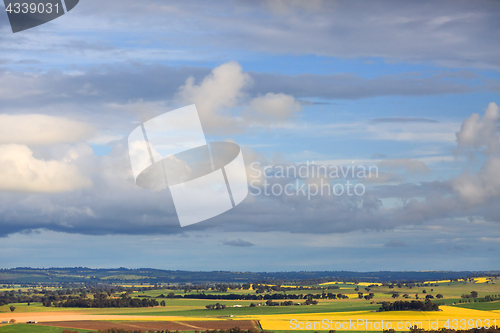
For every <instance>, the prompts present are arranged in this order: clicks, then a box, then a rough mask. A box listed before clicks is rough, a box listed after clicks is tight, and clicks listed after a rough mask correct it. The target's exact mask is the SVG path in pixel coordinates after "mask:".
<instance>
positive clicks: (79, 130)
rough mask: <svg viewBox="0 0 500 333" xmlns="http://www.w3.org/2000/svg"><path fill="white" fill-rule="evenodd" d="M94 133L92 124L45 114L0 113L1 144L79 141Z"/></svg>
mask: <svg viewBox="0 0 500 333" xmlns="http://www.w3.org/2000/svg"><path fill="white" fill-rule="evenodd" d="M93 133H94V129H93V128H92V126H91V125H89V124H87V123H84V122H80V121H75V120H71V119H67V118H62V117H55V116H49V115H43V114H22V115H8V114H0V144H8V143H17V144H26V145H51V144H55V143H62V142H78V141H83V140H85V139H87V138H90V137H91V136H92V135H93Z"/></svg>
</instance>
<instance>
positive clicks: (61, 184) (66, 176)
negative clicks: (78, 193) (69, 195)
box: [0, 144, 92, 193]
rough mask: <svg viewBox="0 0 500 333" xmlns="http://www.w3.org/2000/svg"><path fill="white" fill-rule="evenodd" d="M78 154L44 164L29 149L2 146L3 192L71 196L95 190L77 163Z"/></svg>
mask: <svg viewBox="0 0 500 333" xmlns="http://www.w3.org/2000/svg"><path fill="white" fill-rule="evenodd" d="M77 155H78V154H76V152H75V151H70V152H68V154H67V156H65V157H64V158H63V159H62V160H41V159H37V158H35V157H34V156H33V151H31V150H30V149H29V148H28V147H27V146H25V145H19V144H4V145H0V191H11V192H42V193H56V192H67V191H73V190H77V189H81V188H88V187H90V186H92V182H91V181H90V179H88V178H87V177H85V176H84V175H83V174H82V173H81V171H80V169H79V168H78V166H77V165H75V163H74V161H75V160H76V159H78V157H79V156H77Z"/></svg>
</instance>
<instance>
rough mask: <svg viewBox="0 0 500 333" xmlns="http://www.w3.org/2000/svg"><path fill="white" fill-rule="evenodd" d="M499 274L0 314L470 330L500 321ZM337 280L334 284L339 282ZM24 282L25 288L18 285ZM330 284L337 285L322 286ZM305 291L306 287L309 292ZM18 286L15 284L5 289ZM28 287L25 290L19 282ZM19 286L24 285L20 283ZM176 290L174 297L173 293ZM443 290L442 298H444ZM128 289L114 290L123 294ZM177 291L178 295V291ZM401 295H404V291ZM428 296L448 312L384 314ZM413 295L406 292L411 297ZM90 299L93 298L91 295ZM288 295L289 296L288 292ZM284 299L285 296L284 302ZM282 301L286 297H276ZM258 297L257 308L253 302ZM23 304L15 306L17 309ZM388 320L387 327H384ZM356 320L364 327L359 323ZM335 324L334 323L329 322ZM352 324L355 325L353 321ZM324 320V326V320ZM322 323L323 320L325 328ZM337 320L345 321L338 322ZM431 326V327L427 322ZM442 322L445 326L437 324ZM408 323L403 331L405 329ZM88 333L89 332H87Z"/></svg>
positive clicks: (6, 309) (36, 307)
mask: <svg viewBox="0 0 500 333" xmlns="http://www.w3.org/2000/svg"><path fill="white" fill-rule="evenodd" d="M497 282H498V279H489V278H486V277H484V278H476V279H474V281H469V280H467V281H463V280H459V281H454V282H451V281H449V280H444V281H428V282H426V283H421V284H419V285H418V286H416V285H415V286H411V288H409V287H407V286H404V285H400V286H398V285H397V284H395V285H392V286H389V285H385V286H384V285H382V284H380V283H377V284H372V283H369V282H359V283H357V284H352V283H339V282H330V283H322V284H321V285H316V286H315V285H311V286H294V288H295V289H297V290H294V291H286V292H284V291H282V292H280V293H282V294H283V295H286V294H298V295H307V294H322V293H334V294H342V295H347V297H348V298H345V299H325V298H320V299H318V304H316V305H293V306H266V305H265V300H260V301H255V300H253V301H250V300H222V299H221V300H209V299H188V298H186V299H184V298H175V296H178V295H190V294H198V293H199V291H197V290H191V291H184V290H172V289H157V290H147V291H139V292H134V293H131V294H130V296H131V297H138V298H147V299H156V300H157V301H158V302H161V301H164V302H165V306H157V307H144V308H131V307H126V308H63V307H54V306H50V307H47V306H43V305H42V304H41V303H31V304H30V305H29V306H28V305H27V304H26V303H13V304H8V305H4V306H0V317H1V319H2V320H10V319H15V320H16V321H17V323H18V324H9V325H3V326H1V327H0V332H1V333H4V332H25V331H24V330H25V329H26V325H22V324H19V323H25V322H26V320H38V321H39V323H40V324H42V325H43V321H54V320H56V319H57V318H60V320H64V321H71V320H101V321H102V320H105V321H110V320H112V321H114V322H121V321H132V320H141V321H165V320H168V321H178V322H182V321H207V320H214V321H219V320H232V321H234V324H235V326H236V325H237V324H238V320H257V321H258V322H259V323H260V326H261V328H262V329H264V330H269V331H290V330H298V331H300V330H306V331H307V330H309V329H310V330H315V331H324V330H326V331H327V330H329V329H336V330H337V331H356V330H361V331H364V330H367V331H381V330H382V329H387V328H388V326H387V325H392V327H393V328H395V329H397V327H398V326H397V325H400V326H401V327H402V328H405V327H409V326H408V325H410V324H412V323H421V324H422V325H424V327H423V328H429V327H427V326H428V325H434V326H432V328H438V327H439V328H443V327H447V326H446V325H448V326H449V328H452V326H453V324H454V322H453V320H455V321H456V322H457V323H458V324H460V323H461V322H460V320H462V319H465V320H467V321H466V323H465V327H458V328H470V327H469V326H470V324H471V323H472V322H473V324H474V326H476V324H481V326H487V323H489V324H490V325H494V322H495V320H496V321H497V323H498V324H500V301H498V300H496V301H492V302H480V301H479V300H482V299H483V298H484V297H485V296H487V295H490V296H495V295H500V284H498V283H497ZM332 286H334V288H333V287H332ZM15 287H18V286H15ZM320 287H323V288H328V287H330V289H321V288H320ZM301 288H302V289H304V290H301ZM5 289H7V290H11V289H9V288H5ZM18 289H20V288H18ZM16 290H17V289H16ZM472 291H475V292H477V298H476V299H471V298H462V295H469V294H470V293H471V292H472ZM171 293H173V295H174V296H172V297H173V298H169V297H166V295H169V294H171ZM272 293H276V292H264V293H261V294H259V295H262V296H265V295H267V294H272ZM359 293H362V296H366V295H368V294H369V293H372V295H373V298H371V299H368V300H367V299H364V298H360V297H359ZM206 294H210V295H224V294H239V295H244V294H252V295H255V294H256V291H255V290H252V289H247V290H244V289H241V288H240V289H234V290H228V291H227V292H215V291H212V290H210V291H206ZM438 294H440V295H442V298H441V299H437V298H436V296H437V295H438ZM121 295H122V293H121V292H119V293H115V294H113V295H111V297H120V296H121ZM171 295H172V294H171ZM395 295H398V296H397V297H396V296H395ZM426 295H433V297H434V298H432V299H431V300H432V302H435V303H439V304H441V305H440V311H387V312H377V310H378V309H379V308H380V306H381V305H380V303H381V302H384V301H385V302H394V301H395V300H406V301H411V300H416V299H417V297H418V299H419V300H425V297H426ZM405 296H406V297H405ZM87 297H93V295H92V294H90V293H89V294H88V295H87ZM283 300H284V298H283ZM283 300H281V301H283ZM274 301H280V300H274ZM293 301H294V302H295V303H303V301H304V299H300V300H293ZM216 302H218V303H221V304H224V305H225V306H226V308H225V309H222V310H209V309H207V308H206V305H208V304H214V303H216ZM252 303H253V305H255V306H252V307H251V306H250V305H251V304H252ZM11 306H13V307H15V310H14V311H11V310H10V307H11ZM382 321H383V322H384V325H385V326H381V325H382V324H381V323H382ZM353 322H355V323H356V326H353V324H352V323H353ZM325 323H328V325H329V327H328V328H326V326H325V325H326V324H325ZM347 323H349V325H347ZM318 325H320V326H318ZM321 325H322V326H321ZM335 325H337V327H334V326H335ZM425 325H427V326H425ZM436 325H437V326H436ZM29 329H30V331H26V332H35V333H36V332H40V333H45V332H60V331H62V330H60V329H58V328H54V327H43V326H39V325H37V326H33V325H32V326H30V328H29ZM402 330H403V329H400V331H402ZM82 332H85V330H83V331H82Z"/></svg>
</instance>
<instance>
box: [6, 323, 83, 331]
mask: <svg viewBox="0 0 500 333" xmlns="http://www.w3.org/2000/svg"><path fill="white" fill-rule="evenodd" d="M70 330H72V331H77V332H80V333H87V332H92V331H88V330H75V329H70ZM62 331H64V328H60V327H48V326H36V325H28V324H12V325H5V326H0V332H1V333H61V332H62Z"/></svg>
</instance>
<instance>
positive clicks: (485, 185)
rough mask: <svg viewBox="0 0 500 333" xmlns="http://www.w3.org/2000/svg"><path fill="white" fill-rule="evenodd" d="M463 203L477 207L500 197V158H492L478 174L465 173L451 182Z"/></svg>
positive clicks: (488, 159) (487, 160) (489, 158)
mask: <svg viewBox="0 0 500 333" xmlns="http://www.w3.org/2000/svg"><path fill="white" fill-rule="evenodd" d="M451 185H452V187H453V189H454V190H455V191H456V192H457V193H458V195H459V197H460V199H461V201H462V202H464V203H466V204H467V205H469V206H470V205H477V204H480V203H483V202H485V201H486V200H488V199H491V198H497V199H496V200H498V197H500V158H499V157H496V156H490V157H488V158H487V159H486V161H485V162H484V164H483V165H482V167H481V169H480V170H479V171H478V172H477V173H476V174H472V173H470V172H465V173H463V174H461V175H460V176H459V177H457V178H454V179H452V180H451Z"/></svg>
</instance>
